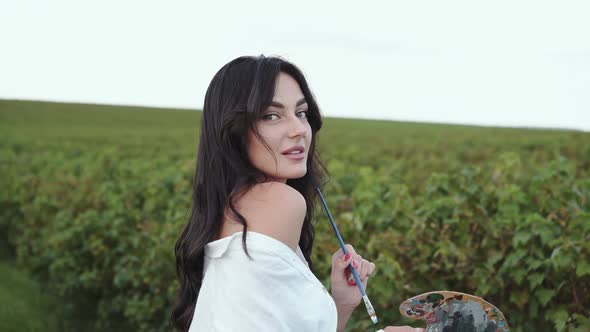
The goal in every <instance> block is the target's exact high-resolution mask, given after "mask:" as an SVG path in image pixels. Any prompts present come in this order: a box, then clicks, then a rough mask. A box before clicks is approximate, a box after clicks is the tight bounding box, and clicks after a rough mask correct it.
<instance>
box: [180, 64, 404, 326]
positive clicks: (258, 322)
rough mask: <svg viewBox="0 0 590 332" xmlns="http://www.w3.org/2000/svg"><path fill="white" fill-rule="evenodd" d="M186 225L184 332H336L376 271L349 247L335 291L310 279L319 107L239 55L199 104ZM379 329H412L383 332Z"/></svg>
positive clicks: (285, 68)
mask: <svg viewBox="0 0 590 332" xmlns="http://www.w3.org/2000/svg"><path fill="white" fill-rule="evenodd" d="M201 121H202V122H201V134H200V141H199V149H198V156H197V167H196V174H195V177H194V184H193V206H192V213H191V216H190V219H189V221H188V223H187V225H186V227H185V229H184V231H183V232H182V234H181V236H180V238H179V239H178V241H177V243H176V247H175V252H176V270H177V275H178V279H179V281H180V291H179V294H178V298H177V303H176V306H175V308H174V310H173V313H172V320H173V323H174V325H175V326H176V327H177V328H178V329H179V330H182V331H190V332H196V331H322V332H324V331H330V332H332V331H343V330H344V328H345V326H346V322H347V321H348V319H349V317H350V315H351V314H352V312H353V310H354V309H355V308H356V307H357V306H358V304H359V303H360V301H361V296H360V293H359V290H358V288H357V287H356V285H355V283H354V279H352V277H351V275H350V272H349V271H348V269H347V266H348V265H350V264H352V265H353V266H354V267H355V268H357V270H358V271H359V275H360V279H361V281H362V282H363V285H364V286H365V287H367V281H368V277H369V276H370V275H371V274H372V273H373V272H374V270H375V264H373V263H372V262H370V261H368V260H366V259H363V258H362V257H361V256H360V255H358V254H356V253H355V250H354V248H353V247H352V246H350V245H347V247H348V248H347V249H348V250H349V254H348V255H346V256H345V255H343V253H342V251H341V250H338V251H337V252H335V253H334V254H333V256H332V273H331V294H329V293H328V291H327V290H326V289H325V288H324V287H323V285H322V283H321V282H320V281H319V280H318V279H317V278H316V277H315V276H314V275H313V273H312V267H313V265H312V261H311V251H312V245H313V240H314V226H313V224H312V218H313V216H314V204H313V203H314V200H315V198H316V196H315V193H316V192H315V188H316V187H320V188H321V186H322V185H323V184H324V182H323V181H324V174H325V168H324V167H323V166H322V165H321V163H320V161H319V159H318V155H317V151H316V143H317V133H318V131H319V130H320V128H321V127H322V118H321V115H320V111H319V109H318V105H317V103H316V101H315V99H314V97H313V95H312V93H311V91H310V89H309V87H308V85H307V82H306V80H305V78H304V76H303V74H302V73H301V71H300V70H299V69H298V68H297V67H295V66H294V65H293V64H291V63H289V62H287V61H285V60H283V59H281V58H276V57H265V56H258V57H239V58H237V59H235V60H233V61H231V62H229V63H228V64H226V65H225V66H223V67H222V68H221V69H220V70H219V71H218V72H217V74H215V76H214V77H213V80H212V81H211V84H210V85H209V88H208V89H207V93H206V96H205V104H204V107H203V114H202V120H201ZM386 331H400V332H401V331H414V329H412V328H408V327H397V328H396V327H388V328H387V329H386Z"/></svg>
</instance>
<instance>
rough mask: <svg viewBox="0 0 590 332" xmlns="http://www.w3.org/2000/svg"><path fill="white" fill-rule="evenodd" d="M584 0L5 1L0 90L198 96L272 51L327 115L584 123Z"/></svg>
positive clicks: (42, 95) (587, 110)
mask: <svg viewBox="0 0 590 332" xmlns="http://www.w3.org/2000/svg"><path fill="white" fill-rule="evenodd" d="M589 17H590V2H588V1H577V2H573V1H551V2H545V1H526V2H525V1H515V0H512V1H486V2H483V1H449V0H447V1H436V2H425V1H410V0H405V1H364V2H363V1H350V2H345V1H331V2H328V1H307V0H297V1H290V2H281V1H232V2H229V1H218V0H210V1H206V2H205V1H196V0H195V1H171V0H168V1H146V0H142V1H129V0H118V1H110V0H109V1H106V0H101V1H81V0H77V1H57V0H54V1H47V0H46V1H29V0H19V1H8V0H2V1H1V2H0V38H1V44H0V45H2V46H1V48H2V49H1V51H0V98H6V99H35V100H55V101H76V102H90V103H107V104H127V105H148V106H164V107H182V108H201V107H202V105H203V98H204V96H205V91H206V89H207V86H208V84H209V82H210V81H211V78H212V77H213V75H214V74H215V72H217V70H218V69H219V68H220V67H221V66H223V65H224V64H225V63H227V62H228V61H230V60H232V59H234V58H236V57H238V56H240V55H258V54H261V53H263V54H265V55H280V56H283V57H285V58H287V59H288V60H291V61H292V62H294V63H295V64H296V65H298V66H299V67H300V68H301V69H302V70H303V72H304V73H305V75H306V76H307V78H308V80H309V83H310V85H311V88H312V90H313V92H314V94H315V95H316V97H317V100H318V103H319V105H320V107H321V109H322V112H323V114H324V115H327V116H340V117H354V118H376V119H392V120H401V121H427V122H447V123H464V124H483V125H502V126H532V127H563V128H575V129H585V130H590V19H589Z"/></svg>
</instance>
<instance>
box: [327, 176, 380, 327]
mask: <svg viewBox="0 0 590 332" xmlns="http://www.w3.org/2000/svg"><path fill="white" fill-rule="evenodd" d="M316 191H317V192H318V194H319V195H320V199H321V201H322V204H323V205H324V210H326V214H328V218H329V219H330V222H331V223H332V228H333V229H334V233H336V237H337V238H338V243H340V248H342V252H343V253H344V255H346V254H347V253H348V252H347V251H346V248H345V247H344V241H342V236H340V232H339V231H338V227H336V223H335V222H334V219H333V218H332V215H331V214H330V209H328V204H326V200H324V196H323V195H322V192H321V191H320V188H319V187H316ZM348 268H349V269H350V272H351V273H352V276H353V278H354V281H356V285H357V287H358V289H359V291H361V295H362V297H363V302H364V303H365V307H366V308H367V313H368V314H369V316H370V317H371V321H372V322H373V324H377V322H379V321H378V320H377V314H376V313H375V309H374V308H373V305H372V304H371V301H370V300H369V297H368V296H367V293H366V292H365V288H364V287H363V284H362V283H361V278H359V274H358V272H357V271H356V269H355V268H354V267H353V266H352V264H350V265H348Z"/></svg>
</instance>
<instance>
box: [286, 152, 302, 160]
mask: <svg viewBox="0 0 590 332" xmlns="http://www.w3.org/2000/svg"><path fill="white" fill-rule="evenodd" d="M283 155H284V156H285V157H287V158H289V159H291V160H302V159H304V158H305V155H304V154H303V152H299V153H284V154H283Z"/></svg>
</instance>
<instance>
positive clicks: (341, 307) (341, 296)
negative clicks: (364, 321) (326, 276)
mask: <svg viewBox="0 0 590 332" xmlns="http://www.w3.org/2000/svg"><path fill="white" fill-rule="evenodd" d="M345 247H346V251H347V252H348V254H347V256H348V257H345V255H344V253H343V252H342V249H339V250H338V251H336V252H335V253H334V255H332V275H331V281H332V298H333V299H334V302H335V303H336V308H337V309H338V312H339V315H340V314H345V315H346V314H348V315H350V313H352V312H353V311H354V308H356V307H357V306H358V305H359V303H360V302H361V299H362V296H361V292H360V291H359V289H358V287H357V285H356V282H355V280H354V278H353V276H352V273H351V272H350V270H349V269H348V268H347V267H348V265H350V264H352V265H353V266H354V268H355V269H356V270H357V272H358V274H359V277H360V279H361V282H362V284H363V286H364V287H365V289H367V281H368V280H369V276H370V275H371V274H373V272H374V271H375V264H373V263H371V262H369V261H368V260H366V259H363V258H362V257H361V256H360V255H358V254H357V253H356V251H355V250H354V248H353V247H352V246H351V245H350V244H347V245H346V246H345Z"/></svg>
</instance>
